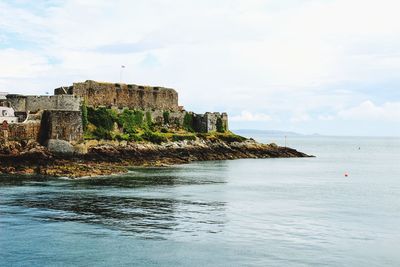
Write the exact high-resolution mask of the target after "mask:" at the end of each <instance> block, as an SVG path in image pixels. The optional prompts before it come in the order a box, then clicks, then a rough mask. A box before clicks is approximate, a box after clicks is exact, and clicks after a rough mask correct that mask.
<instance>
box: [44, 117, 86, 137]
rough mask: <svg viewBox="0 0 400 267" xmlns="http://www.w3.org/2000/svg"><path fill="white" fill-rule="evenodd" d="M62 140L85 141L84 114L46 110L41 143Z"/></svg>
mask: <svg viewBox="0 0 400 267" xmlns="http://www.w3.org/2000/svg"><path fill="white" fill-rule="evenodd" d="M48 139H61V140H65V141H69V142H79V141H82V140H83V127H82V113H81V112H80V111H69V110H46V111H44V112H43V115H42V121H41V128H40V142H41V143H44V142H46V141H47V140H48Z"/></svg>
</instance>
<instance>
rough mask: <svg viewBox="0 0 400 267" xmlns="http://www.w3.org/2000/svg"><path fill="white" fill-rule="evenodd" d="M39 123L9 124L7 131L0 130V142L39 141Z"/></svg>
mask: <svg viewBox="0 0 400 267" xmlns="http://www.w3.org/2000/svg"><path fill="white" fill-rule="evenodd" d="M39 133H40V121H32V122H29V123H10V124H9V125H8V129H1V130H0V140H2V141H21V140H35V141H38V140H39Z"/></svg>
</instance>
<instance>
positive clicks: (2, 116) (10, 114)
mask: <svg viewBox="0 0 400 267" xmlns="http://www.w3.org/2000/svg"><path fill="white" fill-rule="evenodd" d="M4 121H6V122H7V123H16V122H18V117H15V114H14V109H13V108H9V107H0V123H3V122H4Z"/></svg>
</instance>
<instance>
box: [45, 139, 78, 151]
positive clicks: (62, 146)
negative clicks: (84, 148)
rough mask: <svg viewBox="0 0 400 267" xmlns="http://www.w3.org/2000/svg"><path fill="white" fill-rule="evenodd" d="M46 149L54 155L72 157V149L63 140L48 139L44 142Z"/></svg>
mask: <svg viewBox="0 0 400 267" xmlns="http://www.w3.org/2000/svg"><path fill="white" fill-rule="evenodd" d="M46 146H47V149H48V150H49V151H50V152H52V153H54V154H64V155H65V154H66V155H72V154H73V153H74V151H75V150H74V147H73V146H72V145H71V144H70V143H69V142H67V141H65V140H59V139H49V140H48V141H47V142H46Z"/></svg>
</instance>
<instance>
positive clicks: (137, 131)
mask: <svg viewBox="0 0 400 267" xmlns="http://www.w3.org/2000/svg"><path fill="white" fill-rule="evenodd" d="M0 112H1V114H0V115H2V116H1V118H0V120H1V122H0V123H2V124H1V131H0V162H1V163H0V172H1V173H8V174H13V173H17V174H40V175H49V176H67V177H82V176H98V175H104V174H113V173H121V172H126V171H127V168H128V167H129V166H166V165H172V164H181V163H187V162H191V161H202V160H225V159H239V158H270V157H308V155H306V154H304V153H301V152H298V151H296V150H294V149H291V148H286V147H279V146H277V145H275V144H260V143H258V142H256V141H254V140H252V139H247V138H244V137H242V136H239V135H236V134H234V133H232V132H231V131H229V128H228V115H227V114H226V113H219V112H206V113H204V114H197V113H194V112H192V111H186V110H185V108H184V107H183V106H180V105H179V104H178V93H177V92H176V91H175V90H174V89H171V88H164V87H152V86H140V85H134V84H123V83H105V82H95V81H85V82H81V83H74V84H73V85H71V86H64V87H59V88H56V89H55V90H54V95H52V96H27V95H16V94H7V95H5V96H4V97H3V98H2V99H0Z"/></svg>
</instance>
